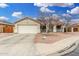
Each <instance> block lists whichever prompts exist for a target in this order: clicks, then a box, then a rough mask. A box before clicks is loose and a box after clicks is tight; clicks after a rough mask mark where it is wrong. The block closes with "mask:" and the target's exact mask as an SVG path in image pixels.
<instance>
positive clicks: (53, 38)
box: [34, 32, 79, 43]
mask: <svg viewBox="0 0 79 59" xmlns="http://www.w3.org/2000/svg"><path fill="white" fill-rule="evenodd" d="M72 35H79V32H73V33H71V32H69V33H60V32H59V33H48V34H45V33H44V34H41V33H40V34H37V35H36V37H35V39H34V42H35V43H54V42H57V41H59V40H62V39H65V38H68V37H70V36H72ZM43 36H46V39H43Z"/></svg>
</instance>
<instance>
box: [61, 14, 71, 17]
mask: <svg viewBox="0 0 79 59" xmlns="http://www.w3.org/2000/svg"><path fill="white" fill-rule="evenodd" d="M62 16H65V17H71V15H69V14H62Z"/></svg>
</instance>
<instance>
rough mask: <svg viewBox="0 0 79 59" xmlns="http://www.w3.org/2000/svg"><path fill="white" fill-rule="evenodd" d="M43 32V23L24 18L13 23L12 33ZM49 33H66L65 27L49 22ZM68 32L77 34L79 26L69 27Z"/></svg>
mask: <svg viewBox="0 0 79 59" xmlns="http://www.w3.org/2000/svg"><path fill="white" fill-rule="evenodd" d="M45 31H46V23H45V21H38V20H34V19H32V18H29V17H25V18H22V19H20V20H18V21H16V22H15V27H14V33H41V32H45ZM49 32H66V27H65V26H64V23H63V22H61V21H51V24H50V27H49ZM68 32H79V24H73V25H71V26H70V27H69V29H68Z"/></svg>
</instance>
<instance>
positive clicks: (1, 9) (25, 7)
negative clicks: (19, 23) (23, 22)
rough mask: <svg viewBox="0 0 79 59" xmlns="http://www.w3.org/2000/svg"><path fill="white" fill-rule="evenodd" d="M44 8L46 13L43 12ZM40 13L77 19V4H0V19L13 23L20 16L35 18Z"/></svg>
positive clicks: (78, 16)
mask: <svg viewBox="0 0 79 59" xmlns="http://www.w3.org/2000/svg"><path fill="white" fill-rule="evenodd" d="M45 8H46V10H47V11H45ZM39 11H41V12H44V11H45V12H51V13H52V14H56V15H61V16H62V15H65V16H66V15H70V16H71V17H72V19H78V18H79V3H76V4H64V3H63V4H54V3H52V4H34V3H7V4H0V19H4V20H7V21H9V22H15V21H16V20H17V19H18V18H21V17H22V16H29V17H32V18H36V17H38V16H39V15H38V14H39Z"/></svg>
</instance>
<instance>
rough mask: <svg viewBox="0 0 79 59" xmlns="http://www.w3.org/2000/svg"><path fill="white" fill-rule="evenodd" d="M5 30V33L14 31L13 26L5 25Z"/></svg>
mask: <svg viewBox="0 0 79 59" xmlns="http://www.w3.org/2000/svg"><path fill="white" fill-rule="evenodd" d="M3 32H4V33H13V26H5V27H4V30H3Z"/></svg>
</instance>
